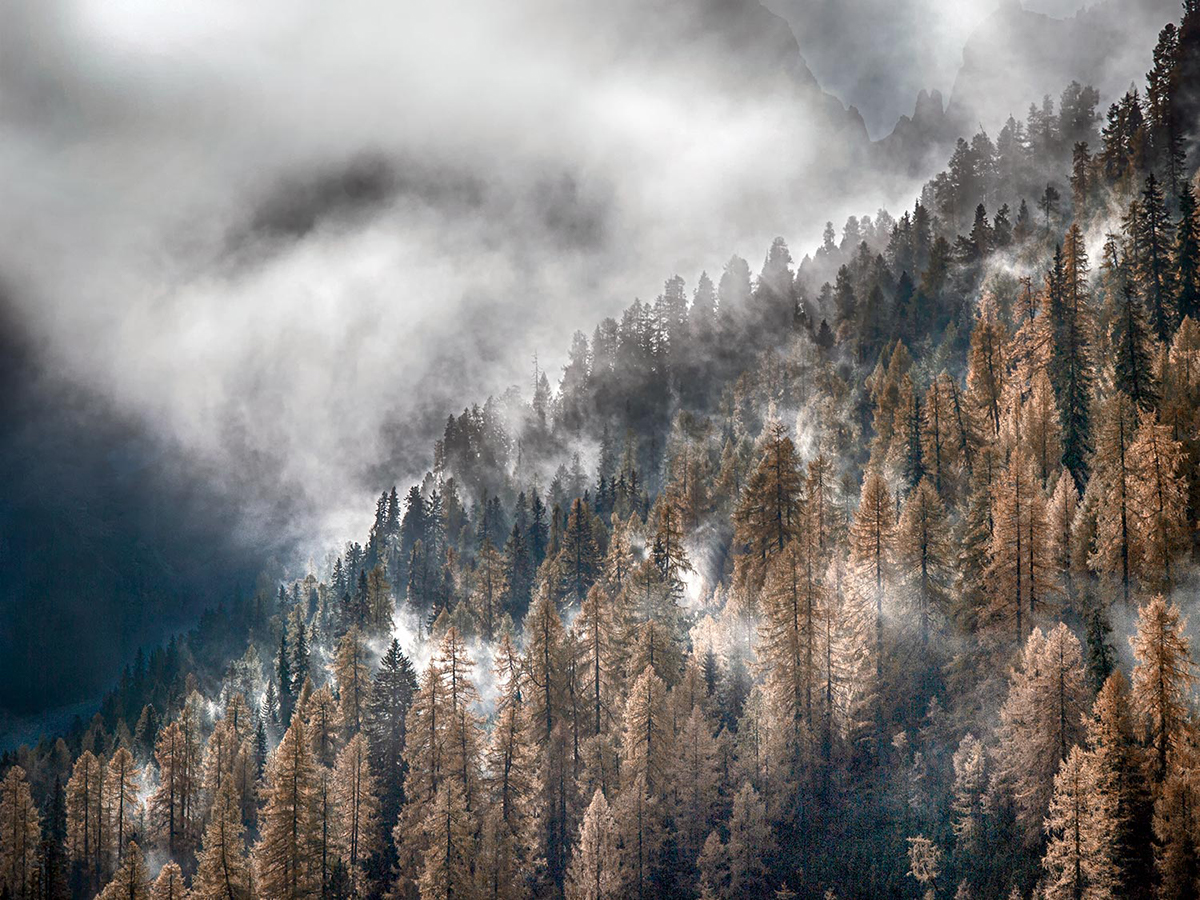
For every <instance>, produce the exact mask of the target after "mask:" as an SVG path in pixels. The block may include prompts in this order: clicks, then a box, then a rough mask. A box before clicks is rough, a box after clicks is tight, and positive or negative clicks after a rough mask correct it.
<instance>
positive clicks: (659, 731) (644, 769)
mask: <svg viewBox="0 0 1200 900" xmlns="http://www.w3.org/2000/svg"><path fill="white" fill-rule="evenodd" d="M670 722H671V719H670V709H669V707H668V704H667V688H666V685H665V684H663V680H662V679H661V678H659V677H658V675H657V674H656V673H655V671H654V669H653V668H652V667H650V666H646V668H645V669H644V670H643V671H642V673H641V674H640V675H639V676H638V677H637V679H636V680H635V681H634V682H633V685H632V686H631V687H630V689H629V699H628V701H626V704H625V715H624V718H623V726H624V731H623V734H622V737H621V783H622V785H623V786H624V785H627V784H632V783H633V782H634V781H635V780H636V779H638V778H640V779H641V783H642V784H643V785H644V789H645V790H647V791H649V792H651V793H652V794H654V795H655V796H658V795H661V794H663V793H665V791H666V789H667V783H666V778H667V773H668V771H669V769H670V760H671V754H672V752H673V744H674V737H675V736H674V735H673V734H672V733H671V726H670Z"/></svg>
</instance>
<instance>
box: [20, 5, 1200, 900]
mask: <svg viewBox="0 0 1200 900" xmlns="http://www.w3.org/2000/svg"><path fill="white" fill-rule="evenodd" d="M1099 107H1100V95H1099V93H1098V92H1097V91H1096V90H1094V89H1093V88H1091V87H1088V86H1085V85H1081V84H1079V83H1072V84H1070V85H1068V86H1067V87H1066V88H1065V89H1064V90H1063V92H1062V94H1061V96H1060V97H1058V98H1051V97H1046V98H1043V99H1041V100H1039V101H1037V102H1035V103H1034V104H1033V105H1031V106H1030V107H1029V109H1028V114H1027V116H1026V117H1025V118H1024V119H1023V120H1017V119H1016V118H1014V117H1010V118H1009V119H1008V121H1007V123H1006V124H1005V125H1004V127H1003V128H1002V129H1001V130H1000V131H999V132H998V133H997V134H996V136H995V138H994V139H993V138H992V137H989V135H987V134H986V133H984V132H983V131H980V132H979V133H977V134H975V135H974V136H973V137H971V138H970V139H969V140H968V139H966V138H962V139H959V141H958V143H957V146H956V148H955V150H954V152H953V155H952V156H951V158H950V160H949V162H948V164H947V166H946V168H945V170H944V171H942V172H941V173H940V174H938V175H937V176H936V177H934V178H933V179H931V180H930V181H928V183H927V184H926V185H925V186H924V188H923V190H922V191H921V194H920V197H919V198H918V199H917V200H916V201H915V203H914V204H913V206H912V208H911V209H908V210H905V211H903V213H902V214H901V215H900V216H899V217H898V218H895V217H893V216H892V215H891V214H889V213H888V212H887V211H886V210H882V209H881V210H879V211H877V212H876V213H875V214H873V215H864V216H861V217H851V218H849V219H848V220H847V221H846V223H845V224H844V226H843V227H842V229H841V233H840V236H839V234H838V231H837V230H836V229H835V228H834V226H833V224H832V223H830V224H828V225H827V226H826V228H825V234H824V240H823V243H822V244H821V246H819V247H817V248H815V249H814V250H813V251H812V252H811V253H808V254H806V255H805V256H803V258H802V259H801V260H799V261H796V260H795V259H794V258H793V256H792V253H791V251H790V250H789V247H788V245H787V244H786V242H785V241H784V240H783V239H782V238H778V239H776V240H775V241H774V243H773V244H772V245H771V247H770V248H769V249H768V250H767V252H766V255H765V259H764V261H763V264H762V267H761V269H760V270H759V271H758V273H757V274H753V272H752V269H751V266H750V264H749V263H748V262H747V261H746V260H744V259H741V258H739V257H737V256H734V257H732V258H731V259H730V260H729V262H728V264H727V265H726V266H725V267H724V269H723V271H722V272H720V273H714V274H713V275H710V274H708V273H700V274H699V275H698V276H697V277H695V281H694V286H692V287H690V288H689V286H688V284H687V283H686V282H685V280H684V279H683V278H682V277H680V276H679V275H673V276H671V277H670V278H668V279H667V280H666V281H665V283H664V285H663V290H662V293H661V294H660V295H659V296H658V297H657V298H656V299H654V300H653V301H651V302H644V301H641V300H635V301H634V302H633V304H632V305H630V306H629V307H628V308H627V309H626V310H625V311H624V313H623V314H622V315H621V316H620V318H619V319H616V318H606V319H604V320H603V321H601V322H599V323H598V324H596V325H595V327H594V330H593V331H592V333H591V335H590V337H589V335H588V334H587V333H585V332H584V331H579V332H576V334H575V336H574V339H573V341H572V343H571V346H570V349H569V355H568V362H567V364H566V365H565V366H564V367H563V368H562V372H561V376H556V377H555V378H553V379H552V377H551V373H549V372H547V371H545V370H542V369H540V368H538V367H537V364H536V362H535V364H534V371H533V377H532V379H531V383H530V384H529V385H528V390H522V389H518V388H513V389H511V390H509V391H508V392H507V393H505V394H503V395H501V396H498V397H492V398H488V399H487V401H486V402H485V403H483V404H482V405H472V406H469V407H467V408H466V409H464V410H463V411H462V413H461V414H459V415H454V416H450V417H449V418H448V420H447V421H446V425H445V431H444V435H443V437H442V439H441V440H440V441H438V442H437V444H436V446H435V447H433V448H431V450H432V452H431V456H430V463H431V464H430V468H429V471H428V474H426V476H425V478H424V479H423V481H421V483H419V484H415V485H413V486H411V487H409V488H408V489H407V490H404V491H398V490H397V488H396V487H392V488H390V490H385V491H384V492H382V493H381V494H380V496H379V499H378V502H377V504H376V507H375V510H374V524H373V526H372V527H371V529H370V532H369V533H368V534H366V535H362V536H360V540H357V541H350V542H348V543H346V544H345V545H344V546H342V547H339V548H338V549H337V550H336V551H334V552H331V553H329V555H328V557H327V558H326V559H323V560H320V561H317V562H314V563H313V564H312V565H311V566H310V567H309V570H308V571H304V572H294V573H291V574H290V575H289V576H288V577H287V578H285V579H283V580H280V579H276V578H269V577H267V576H264V577H263V578H261V579H260V582H259V584H258V585H257V587H256V589H254V590H253V591H250V592H247V593H246V594H245V595H244V596H240V597H237V598H235V599H231V600H230V601H229V602H227V603H225V604H223V605H221V606H220V607H218V608H214V609H212V610H210V611H209V612H207V613H206V614H205V615H204V616H203V618H202V619H201V621H200V622H199V624H198V625H197V626H196V628H195V629H193V630H192V631H190V632H188V633H186V634H181V635H179V636H177V637H176V638H173V639H172V640H171V641H170V642H168V643H167V644H165V645H164V646H160V647H155V648H151V649H149V650H147V651H146V652H144V653H143V652H139V654H138V656H137V658H136V660H134V661H133V662H131V663H130V665H129V666H128V667H127V669H126V671H125V674H124V675H123V677H122V678H121V680H120V683H119V684H118V685H116V686H115V687H114V688H113V690H112V691H111V692H110V693H109V694H108V696H107V697H106V698H105V699H104V702H103V704H102V706H101V708H100V709H99V711H98V712H97V713H96V714H95V716H94V717H93V718H91V720H90V721H83V720H77V721H76V723H75V725H74V726H73V727H72V728H71V729H70V730H69V731H68V732H67V733H65V734H62V735H47V736H46V737H44V738H43V739H42V740H41V741H40V742H39V743H38V744H37V745H36V746H33V747H22V748H20V749H18V750H14V751H10V752H7V753H5V754H4V755H3V757H0V898H3V900H90V898H93V897H98V898H100V900H254V898H262V900H302V898H303V900H315V898H321V900H333V898H337V900H344V898H355V900H357V898H371V900H375V898H387V900H418V898H420V900H432V898H444V900H451V898H455V900H484V898H492V900H532V898H564V900H615V898H639V900H645V898H650V897H656V898H657V897H662V898H680V900H683V898H705V900H709V898H722V900H724V898H777V900H786V898H820V900H854V898H877V897H914V898H915V897H923V898H938V897H944V898H955V900H970V898H1039V900H1084V898H1087V900H1104V898H1147V900H1148V898H1170V900H1176V898H1196V897H1200V712H1198V711H1197V704H1196V700H1197V695H1196V693H1195V683H1196V680H1197V675H1198V674H1200V673H1198V670H1197V668H1196V659H1197V657H1196V655H1195V653H1194V652H1193V647H1192V640H1191V634H1192V633H1193V632H1191V631H1190V630H1189V624H1188V618H1189V616H1193V617H1194V615H1195V611H1194V609H1193V607H1194V598H1195V596H1196V592H1197V589H1198V587H1200V212H1198V211H1197V192H1198V191H1200V175H1198V174H1197V166H1198V162H1200V159H1198V156H1197V151H1196V148H1195V147H1194V146H1193V145H1192V143H1191V142H1193V141H1194V140H1195V138H1196V123H1197V122H1198V121H1200V2H1198V0H1186V2H1185V3H1184V5H1183V11H1182V16H1181V19H1180V21H1179V22H1178V23H1172V24H1168V25H1166V26H1165V27H1164V28H1163V29H1162V31H1161V34H1160V36H1159V40H1158V44H1157V47H1156V48H1155V51H1154V64H1153V68H1152V69H1151V71H1150V72H1148V73H1147V75H1146V79H1145V83H1144V85H1142V86H1131V87H1130V89H1129V91H1128V92H1127V93H1126V94H1125V95H1124V96H1123V97H1121V98H1119V99H1118V100H1116V102H1114V103H1112V104H1111V105H1110V106H1109V107H1108V108H1107V110H1101V109H1100V108H1099Z"/></svg>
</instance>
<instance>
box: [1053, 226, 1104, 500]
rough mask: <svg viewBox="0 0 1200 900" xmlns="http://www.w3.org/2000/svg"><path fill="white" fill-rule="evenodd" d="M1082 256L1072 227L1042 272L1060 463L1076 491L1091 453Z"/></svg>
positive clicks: (1088, 318) (1088, 329) (1088, 316)
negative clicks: (1047, 269)
mask: <svg viewBox="0 0 1200 900" xmlns="http://www.w3.org/2000/svg"><path fill="white" fill-rule="evenodd" d="M1087 280H1088V260H1087V252H1086V249H1085V246H1084V238H1083V232H1082V231H1081V230H1080V228H1079V226H1078V225H1072V226H1071V228H1070V230H1068V232H1067V239H1066V243H1065V244H1064V245H1063V247H1062V248H1061V250H1056V251H1055V256H1054V266H1053V268H1052V269H1051V270H1050V272H1049V273H1048V274H1047V276H1046V313H1047V315H1048V316H1049V321H1050V329H1051V338H1052V349H1051V353H1050V366H1049V375H1050V382H1051V384H1053V385H1054V391H1055V394H1056V395H1057V397H1058V409H1059V414H1060V416H1061V417H1062V426H1063V432H1062V445H1063V460H1062V461H1063V465H1065V466H1066V467H1067V468H1068V469H1070V470H1071V474H1072V475H1073V476H1074V478H1075V484H1076V486H1077V487H1079V488H1080V489H1081V490H1082V488H1083V485H1084V482H1085V481H1086V480H1087V473H1088V455H1089V453H1090V451H1091V447H1092V443H1091V423H1090V418H1089V413H1090V405H1091V396H1092V381H1093V378H1094V374H1093V373H1094V369H1093V362H1092V355H1091V354H1092V341H1093V334H1094V331H1095V329H1094V325H1093V318H1094V317H1093V315H1092V311H1091V305H1090V304H1091V301H1090V297H1089V295H1088V288H1087Z"/></svg>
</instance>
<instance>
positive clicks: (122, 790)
mask: <svg viewBox="0 0 1200 900" xmlns="http://www.w3.org/2000/svg"><path fill="white" fill-rule="evenodd" d="M140 786H141V770H140V769H139V768H138V766H137V763H136V762H134V759H133V754H132V753H130V752H129V751H128V750H127V749H126V748H125V747H118V748H117V749H116V750H114V751H113V755H112V757H111V758H110V759H109V761H108V785H107V786H106V787H105V789H104V807H105V809H104V812H105V815H106V816H107V818H108V825H107V826H106V827H107V830H108V833H109V834H110V835H112V840H113V842H114V844H113V846H114V849H115V851H116V854H117V858H118V859H120V858H121V856H123V855H124V853H125V843H126V841H128V840H129V837H130V835H131V834H133V832H134V831H135V830H136V822H137V814H138V806H139V805H140V801H139V800H138V791H139V790H140Z"/></svg>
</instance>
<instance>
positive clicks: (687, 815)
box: [670, 704, 721, 859]
mask: <svg viewBox="0 0 1200 900" xmlns="http://www.w3.org/2000/svg"><path fill="white" fill-rule="evenodd" d="M675 749H676V753H675V756H674V758H673V759H672V761H671V776H670V781H671V787H672V796H673V800H674V806H673V809H674V821H675V829H676V833H677V837H676V840H677V841H678V843H679V847H680V853H682V854H683V856H684V858H685V859H694V858H695V857H696V855H697V854H699V852H700V850H701V847H702V846H703V841H704V838H705V836H706V835H707V834H708V832H709V831H710V830H711V829H712V827H713V821H712V820H713V814H714V811H715V809H716V806H717V803H718V802H719V800H720V787H721V772H720V769H719V758H718V752H719V751H718V746H717V740H716V738H715V736H714V735H713V733H712V726H711V725H710V723H709V720H708V717H707V716H706V715H705V714H704V711H703V710H702V709H701V708H700V706H699V704H697V705H694V706H693V707H692V711H691V714H690V715H689V716H688V718H687V720H686V721H685V722H684V723H683V725H682V727H681V728H680V729H679V733H678V734H677V735H676V739H675Z"/></svg>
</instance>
